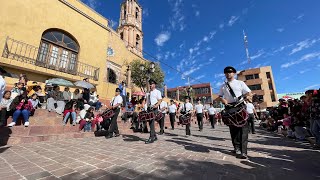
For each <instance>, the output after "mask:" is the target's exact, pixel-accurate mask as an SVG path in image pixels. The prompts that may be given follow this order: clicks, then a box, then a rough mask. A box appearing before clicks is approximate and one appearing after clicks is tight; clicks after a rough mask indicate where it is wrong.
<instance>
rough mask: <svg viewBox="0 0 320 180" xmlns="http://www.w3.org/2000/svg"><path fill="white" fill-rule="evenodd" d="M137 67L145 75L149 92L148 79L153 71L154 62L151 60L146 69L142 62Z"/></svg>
mask: <svg viewBox="0 0 320 180" xmlns="http://www.w3.org/2000/svg"><path fill="white" fill-rule="evenodd" d="M139 68H140V70H141V71H142V74H144V75H146V77H145V78H146V81H147V91H148V92H149V91H150V85H149V80H150V78H151V74H152V73H154V72H155V64H154V62H151V63H150V64H149V67H148V69H146V67H145V66H144V65H143V64H141V65H140V67H139Z"/></svg>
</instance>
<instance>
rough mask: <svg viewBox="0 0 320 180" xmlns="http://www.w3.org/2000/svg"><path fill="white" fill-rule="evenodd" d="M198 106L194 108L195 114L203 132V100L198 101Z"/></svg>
mask: <svg viewBox="0 0 320 180" xmlns="http://www.w3.org/2000/svg"><path fill="white" fill-rule="evenodd" d="M197 101H198V104H196V105H195V106H194V109H195V113H196V116H197V121H198V126H199V131H202V129H203V105H202V104H201V99H200V98H198V99H197Z"/></svg>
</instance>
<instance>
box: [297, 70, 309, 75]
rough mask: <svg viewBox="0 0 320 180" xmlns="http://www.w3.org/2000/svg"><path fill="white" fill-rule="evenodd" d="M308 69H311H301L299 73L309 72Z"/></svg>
mask: <svg viewBox="0 0 320 180" xmlns="http://www.w3.org/2000/svg"><path fill="white" fill-rule="evenodd" d="M308 71H310V69H304V70H301V71H299V73H300V74H304V73H306V72H308Z"/></svg>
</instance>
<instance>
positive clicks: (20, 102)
mask: <svg viewBox="0 0 320 180" xmlns="http://www.w3.org/2000/svg"><path fill="white" fill-rule="evenodd" d="M10 109H11V110H12V111H14V112H13V115H12V122H11V123H10V124H9V125H8V127H12V126H14V125H16V122H17V120H18V118H19V117H20V116H21V115H22V116H23V119H24V126H25V127H28V126H29V116H30V113H31V112H32V111H33V106H32V103H31V102H30V101H28V97H27V92H24V93H23V94H21V95H20V96H17V97H15V98H14V99H13V101H12V103H11V105H10Z"/></svg>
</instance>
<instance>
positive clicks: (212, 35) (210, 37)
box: [209, 31, 217, 39]
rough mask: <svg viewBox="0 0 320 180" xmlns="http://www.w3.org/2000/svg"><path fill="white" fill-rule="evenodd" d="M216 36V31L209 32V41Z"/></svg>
mask: <svg viewBox="0 0 320 180" xmlns="http://www.w3.org/2000/svg"><path fill="white" fill-rule="evenodd" d="M216 34H217V31H211V32H210V33H209V39H212V38H213V37H214V35H216Z"/></svg>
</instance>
